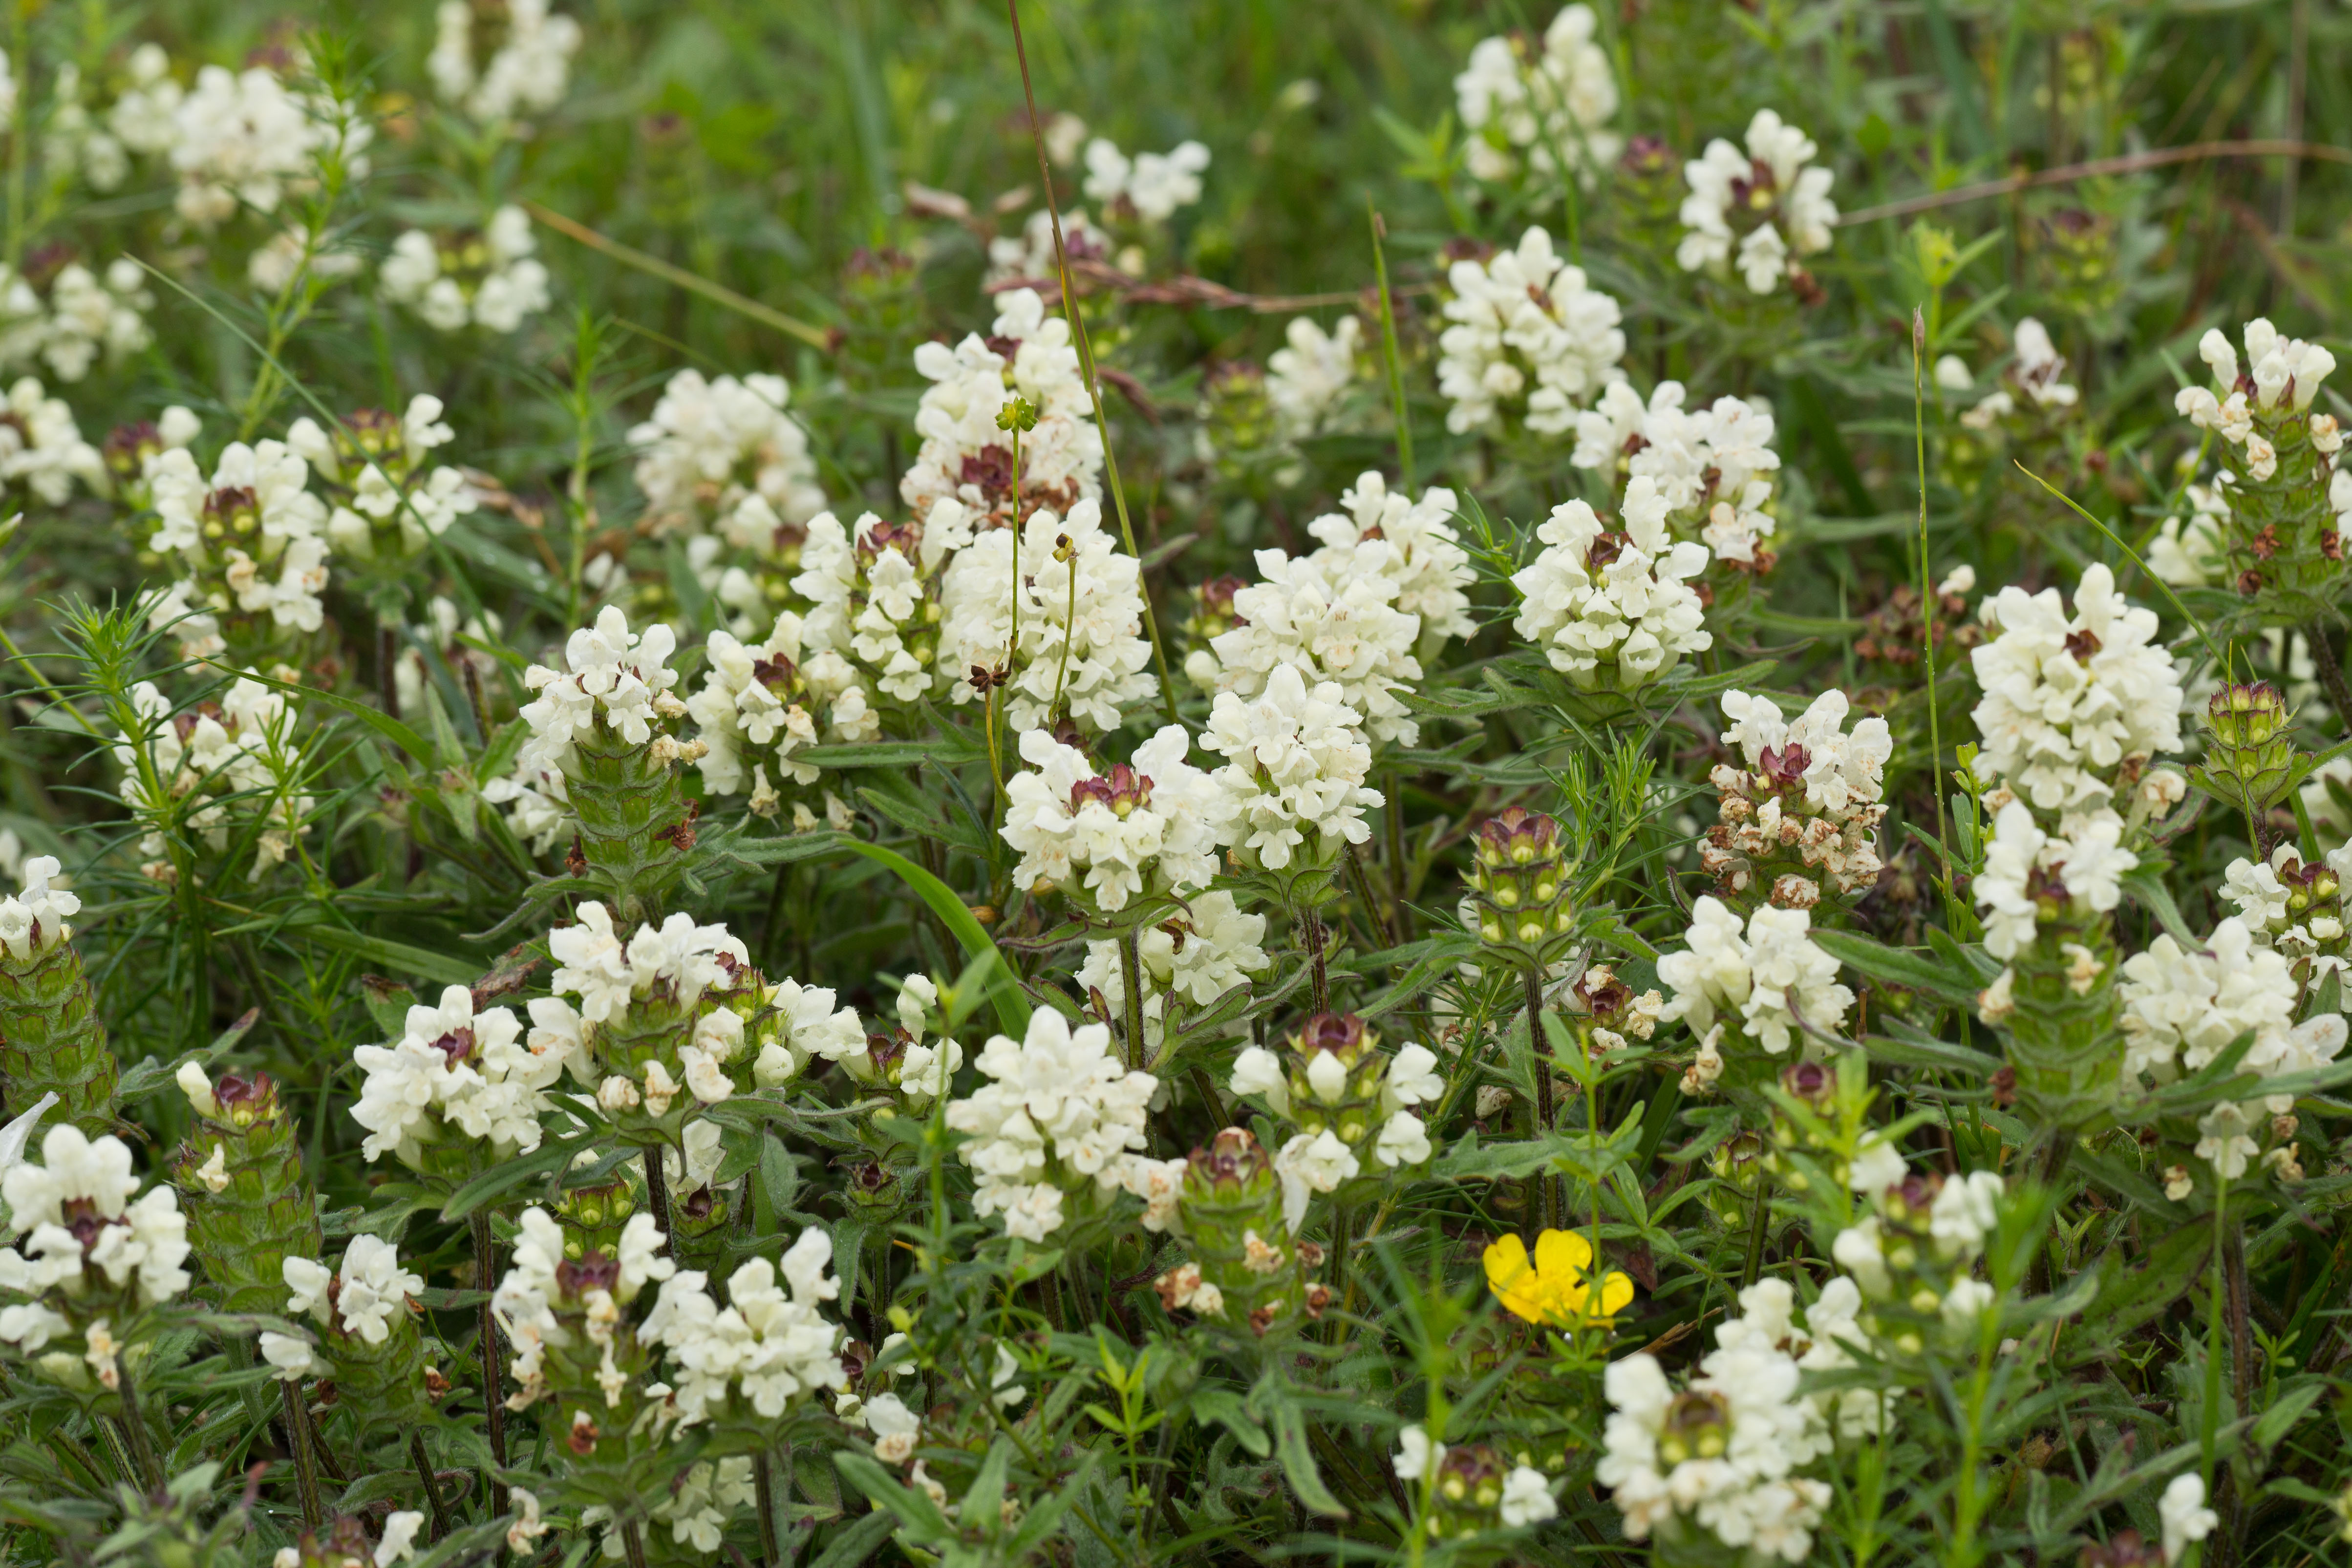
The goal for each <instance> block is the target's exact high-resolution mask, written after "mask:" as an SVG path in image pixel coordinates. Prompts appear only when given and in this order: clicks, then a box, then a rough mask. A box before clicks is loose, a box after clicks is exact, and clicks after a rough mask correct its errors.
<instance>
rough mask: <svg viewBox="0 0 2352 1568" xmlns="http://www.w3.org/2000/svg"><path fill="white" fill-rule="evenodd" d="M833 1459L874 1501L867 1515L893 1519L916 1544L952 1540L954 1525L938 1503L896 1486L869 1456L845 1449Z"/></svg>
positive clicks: (887, 1472) (844, 1474)
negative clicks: (872, 1507) (871, 1509)
mask: <svg viewBox="0 0 2352 1568" xmlns="http://www.w3.org/2000/svg"><path fill="white" fill-rule="evenodd" d="M833 1462H834V1465H835V1468H836V1469H839V1470H840V1471H841V1473H842V1475H843V1477H844V1478H845V1479H847V1480H848V1482H849V1483H850V1484H851V1485H852V1486H854V1487H856V1489H857V1490H859V1491H862V1492H864V1493H865V1494H866V1497H867V1498H868V1499H870V1500H872V1501H873V1504H874V1509H875V1511H874V1513H873V1514H870V1515H868V1516H867V1517H868V1518H881V1519H884V1520H893V1519H895V1520H896V1521H898V1524H899V1526H900V1527H901V1528H903V1529H904V1530H905V1531H906V1532H907V1539H908V1542H911V1543H912V1544H914V1545H917V1546H930V1545H936V1544H940V1543H942V1542H951V1541H953V1540H954V1539H955V1527H954V1526H953V1525H951V1524H950V1523H949V1522H948V1521H947V1518H946V1516H945V1515H943V1514H941V1513H940V1510H939V1505H938V1504H937V1503H935V1502H933V1501H932V1500H930V1499H929V1497H928V1496H926V1495H925V1494H924V1493H922V1492H919V1491H915V1490H911V1489H910V1488H908V1487H904V1486H901V1485H899V1484H898V1478H897V1477H896V1476H893V1475H892V1474H891V1473H890V1472H889V1471H888V1470H886V1469H883V1468H882V1467H881V1466H880V1465H878V1464H877V1463H875V1461H874V1459H873V1458H872V1456H870V1455H866V1454H858V1453H852V1452H849V1451H848V1450H846V1449H845V1450H843V1451H841V1452H839V1453H836V1454H835V1455H834V1456H833ZM876 1544H877V1545H879V1544H880V1542H876Z"/></svg>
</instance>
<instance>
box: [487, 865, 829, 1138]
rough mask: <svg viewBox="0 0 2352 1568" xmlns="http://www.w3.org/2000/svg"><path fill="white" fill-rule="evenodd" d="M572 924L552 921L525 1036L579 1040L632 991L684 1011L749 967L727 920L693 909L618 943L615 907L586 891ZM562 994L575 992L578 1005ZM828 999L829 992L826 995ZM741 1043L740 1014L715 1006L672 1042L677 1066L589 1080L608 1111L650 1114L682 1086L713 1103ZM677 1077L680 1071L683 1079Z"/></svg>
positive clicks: (569, 1044)
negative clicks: (544, 973) (550, 969)
mask: <svg viewBox="0 0 2352 1568" xmlns="http://www.w3.org/2000/svg"><path fill="white" fill-rule="evenodd" d="M579 916H580V918H579V922H578V924H576V925H563V926H559V927H557V928H556V929H555V930H554V931H553V932H551V934H550V935H549V936H548V939H547V946H548V952H549V954H550V955H551V956H552V957H553V958H554V959H555V963H556V969H555V973H554V974H553V975H552V976H551V977H550V978H549V980H548V989H549V990H551V991H552V992H554V993H555V994H554V995H553V996H551V997H545V998H540V999H539V1000H537V1001H534V1002H532V1003H531V1004H530V1021H531V1026H532V1027H531V1040H532V1046H533V1049H534V1050H538V1049H541V1046H540V1040H541V1036H542V1035H544V1036H546V1037H547V1044H546V1046H545V1049H546V1050H548V1051H554V1050H556V1049H558V1047H559V1045H562V1047H564V1048H565V1049H567V1050H569V1051H582V1052H583V1054H584V1052H585V1048H586V1029H587V1026H589V1025H592V1024H602V1023H604V1022H606V1021H608V1020H611V1019H615V1018H617V1017H619V1016H621V1015H625V1014H626V1013H627V1011H628V1010H629V1007H630V1004H631V1002H632V1001H634V1000H636V999H639V998H659V999H660V1000H661V1001H663V1002H664V1003H666V1004H670V1005H674V1006H676V1007H677V1008H678V1009H683V1010H686V1011H688V1012H691V1011H693V1010H694V1009H695V1008H696V1007H697V1005H698V1003H699V1002H700V1001H701V999H702V997H703V995H704V993H705V992H707V991H730V990H732V989H733V988H734V987H735V982H736V979H737V977H739V976H740V975H742V974H743V973H744V972H745V971H746V970H748V969H749V968H750V967H751V952H750V950H749V949H748V948H746V947H745V946H743V944H742V941H741V939H740V938H739V937H736V936H732V935H730V933H729V931H728V929H727V927H726V926H724V925H696V924H695V923H694V917H693V916H692V915H671V916H670V917H669V918H668V919H667V920H665V921H663V922H662V923H661V925H658V926H656V925H650V924H647V925H639V926H638V927H637V934H636V935H635V936H632V937H630V938H629V939H628V940H627V941H626V942H623V941H622V939H621V934H620V932H619V931H618V930H616V929H615V928H614V925H613V912H612V911H611V910H609V909H607V908H606V907H605V906H604V904H600V903H597V902H595V901H594V900H593V899H592V900H589V901H588V902H586V903H583V904H581V905H580V908H579ZM565 997H577V998H579V1005H578V1007H577V1008H576V1009H575V1008H574V1007H573V1005H572V1003H570V1002H567V1001H565V1000H564V999H563V998H565ZM827 999H828V1000H829V999H830V998H827ZM743 1045H744V1029H743V1018H742V1015H741V1014H740V1013H737V1012H735V1011H733V1010H732V1009H727V1008H723V1007H722V1008H712V1009H707V1010H705V1011H703V1012H702V1013H701V1014H700V1016H698V1018H696V1019H695V1022H694V1032H693V1035H692V1038H691V1039H690V1040H689V1041H688V1043H687V1044H685V1045H683V1046H680V1047H679V1048H678V1051H677V1065H678V1074H677V1077H672V1076H671V1074H670V1070H669V1067H668V1065H667V1063H666V1062H664V1061H662V1060H661V1059H659V1058H658V1057H656V1058H655V1059H653V1060H650V1061H646V1063H645V1064H644V1067H643V1070H642V1072H641V1073H640V1075H639V1076H640V1077H641V1078H642V1080H643V1082H642V1083H640V1082H638V1080H636V1079H632V1078H630V1077H628V1076H627V1075H625V1074H624V1073H619V1072H614V1073H611V1074H609V1075H607V1076H606V1077H605V1079H604V1082H601V1083H599V1084H597V1085H596V1103H598V1104H599V1105H601V1106H603V1107H604V1109H605V1110H606V1111H608V1112H610V1111H626V1110H635V1108H636V1107H637V1106H638V1105H639V1104H640V1103H642V1104H643V1105H644V1106H645V1108H646V1113H648V1114H650V1115H654V1116H665V1115H667V1114H668V1113H669V1107H670V1103H671V1102H672V1101H673V1100H675V1099H676V1098H677V1095H678V1094H679V1092H681V1088H682V1089H683V1090H684V1092H688V1093H691V1094H692V1095H693V1096H694V1098H695V1100H696V1101H697V1102H698V1103H701V1104H705V1105H710V1104H716V1103H718V1102H719V1101H721V1100H724V1099H726V1098H727V1097H728V1096H729V1095H730V1094H732V1093H733V1092H735V1084H734V1081H733V1079H732V1078H731V1077H730V1075H729V1073H728V1071H727V1069H726V1063H728V1062H729V1061H732V1060H733V1059H734V1058H735V1057H736V1056H737V1055H738V1054H740V1052H741V1051H742V1049H743ZM680 1080H683V1083H682V1084H681V1082H680Z"/></svg>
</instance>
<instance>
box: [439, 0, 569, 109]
mask: <svg viewBox="0 0 2352 1568" xmlns="http://www.w3.org/2000/svg"><path fill="white" fill-rule="evenodd" d="M483 9H484V11H485V13H486V19H491V20H495V22H496V23H497V24H498V25H499V26H498V28H497V31H496V33H494V34H493V36H494V37H497V39H498V47H497V48H496V49H494V50H493V51H492V52H491V55H490V57H489V60H488V63H483V62H482V61H480V60H479V59H478V57H477V52H476V49H475V47H474V5H473V4H472V3H471V0H441V4H440V5H439V6H438V7H436V9H435V11H434V13H433V20H434V33H433V53H432V54H431V55H430V56H429V57H426V59H425V70H426V71H427V72H428V73H430V74H431V76H432V78H433V89H434V90H435V91H436V92H438V93H439V94H440V95H441V96H442V97H443V98H444V99H447V100H448V101H449V102H451V103H455V104H457V105H459V106H460V107H462V108H463V109H464V110H465V111H466V112H467V114H470V115H472V116H473V117H474V118H475V119H476V120H484V121H491V122H495V121H499V120H512V119H514V118H515V117H516V116H517V115H520V114H537V113H542V112H544V111H546V110H551V109H553V108H554V107H555V106H556V105H557V104H558V103H560V102H562V99H563V89H564V87H565V86H566V85H567V84H568V82H569V81H570V79H571V76H572V56H573V55H575V54H578V53H579V52H580V24H579V23H577V22H575V21H573V20H572V18H571V17H569V16H560V15H557V14H555V13H552V12H551V11H549V10H548V8H547V0H491V3H490V4H487V5H484V6H483Z"/></svg>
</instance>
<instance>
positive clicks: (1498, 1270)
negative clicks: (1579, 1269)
mask: <svg viewBox="0 0 2352 1568" xmlns="http://www.w3.org/2000/svg"><path fill="white" fill-rule="evenodd" d="M1486 1285H1487V1288H1488V1289H1489V1290H1492V1291H1494V1292H1495V1299H1496V1300H1497V1301H1501V1302H1502V1303H1503V1305H1504V1307H1505V1308H1506V1309H1507V1310H1508V1311H1509V1312H1512V1313H1514V1314H1515V1315H1517V1316H1518V1317H1522V1318H1525V1319H1526V1320H1527V1321H1528V1322H1531V1323H1532V1322H1542V1321H1543V1315H1544V1314H1543V1300H1542V1296H1541V1293H1540V1292H1541V1289H1542V1281H1541V1280H1540V1279H1539V1278H1538V1275H1537V1273H1536V1271H1535V1270H1534V1269H1532V1268H1530V1267H1529V1266H1528V1249H1527V1243H1525V1242H1523V1241H1521V1240H1520V1239H1518V1238H1517V1237H1516V1236H1506V1237H1504V1238H1503V1239H1501V1240H1499V1241H1497V1242H1496V1243H1495V1244H1494V1245H1493V1246H1491V1247H1489V1248H1487V1249H1486Z"/></svg>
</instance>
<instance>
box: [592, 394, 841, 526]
mask: <svg viewBox="0 0 2352 1568" xmlns="http://www.w3.org/2000/svg"><path fill="white" fill-rule="evenodd" d="M791 399H792V386H791V384H790V383H789V382H786V381H785V380H784V378H783V377H782V376H777V375H751V376H745V377H742V378H741V379H740V380H738V379H737V378H736V377H734V376H719V377H718V378H717V379H715V380H710V379H706V378H705V377H704V376H703V374H702V372H701V371H696V370H684V371H678V372H677V374H676V375H674V376H672V377H671V378H670V380H669V384H668V385H667V387H665V388H664V389H663V390H662V395H661V400H660V401H659V402H656V403H655V404H654V411H653V414H652V416H651V417H650V418H648V419H647V420H646V422H645V423H642V424H639V425H637V426H636V427H635V428H634V429H632V430H631V431H630V432H629V445H630V447H631V448H632V449H633V450H635V452H636V454H637V465H636V474H635V477H636V482H637V488H638V489H639V490H641V491H643V492H644V493H645V497H646V514H647V520H648V521H649V522H650V523H651V525H652V526H653V527H654V528H657V529H661V530H665V531H680V532H686V533H707V532H710V531H713V530H717V531H719V532H721V533H723V534H725V535H726V536H727V538H728V542H729V543H730V544H733V545H735V546H736V547H738V548H739V549H748V550H751V551H754V552H755V553H760V554H772V553H773V552H774V550H775V549H776V547H777V545H778V543H779V542H780V541H779V538H778V534H777V530H778V529H780V528H793V529H797V528H799V527H800V526H801V525H802V524H804V523H806V522H807V521H808V520H809V519H810V518H811V517H814V516H815V515H816V514H817V513H818V512H820V511H822V510H824V492H823V491H821V490H820V489H818V488H817V483H816V477H817V474H816V461H815V459H814V458H813V457H812V456H811V455H809V449H808V434H807V433H806V432H805V431H803V429H802V428H801V426H800V422H799V421H797V420H795V419H794V418H793V416H792V415H791V414H790V413H786V412H785V410H786V407H787V406H788V405H789V403H790V402H791Z"/></svg>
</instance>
